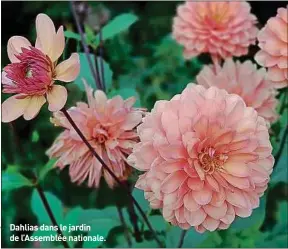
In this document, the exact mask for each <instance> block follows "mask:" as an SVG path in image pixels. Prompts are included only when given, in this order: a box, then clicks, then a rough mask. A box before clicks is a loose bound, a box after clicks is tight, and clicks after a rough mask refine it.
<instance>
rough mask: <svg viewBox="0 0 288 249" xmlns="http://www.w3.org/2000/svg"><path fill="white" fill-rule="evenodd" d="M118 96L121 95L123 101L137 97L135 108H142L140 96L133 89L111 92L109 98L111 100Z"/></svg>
mask: <svg viewBox="0 0 288 249" xmlns="http://www.w3.org/2000/svg"><path fill="white" fill-rule="evenodd" d="M116 95H120V96H121V97H122V98H123V99H128V98H130V97H135V98H136V102H135V104H134V107H141V103H140V96H139V94H138V92H137V91H136V89H133V88H121V89H119V90H116V89H113V90H112V91H111V92H109V93H108V96H109V97H110V98H112V97H114V96H116Z"/></svg>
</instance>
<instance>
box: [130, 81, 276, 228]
mask: <svg viewBox="0 0 288 249" xmlns="http://www.w3.org/2000/svg"><path fill="white" fill-rule="evenodd" d="M138 134H139V137H140V141H141V142H140V143H138V144H137V145H136V146H135V147H134V149H133V153H132V154H131V155H130V157H129V158H128V161H129V163H130V164H131V165H132V166H134V167H135V168H136V169H138V170H141V171H144V172H145V173H144V174H143V175H141V176H140V177H139V179H138V181H137V183H136V187H137V188H139V189H142V190H144V194H145V198H146V199H147V200H148V201H149V202H150V206H151V207H152V208H161V209H162V211H163V216H164V218H165V220H166V221H168V222H171V223H172V224H173V225H177V226H180V227H181V228H183V229H189V228H190V227H191V226H193V227H195V229H196V230H197V231H198V232H204V231H205V230H209V231H214V230H216V229H226V228H228V227H229V226H230V224H231V223H232V222H233V221H234V219H235V217H236V216H240V217H248V216H250V215H251V213H252V210H253V209H254V208H257V207H258V206H259V198H260V196H262V195H263V192H264V191H265V189H266V188H267V183H268V181H269V175H270V174H271V172H272V167H273V164H274V158H273V156H272V155H271V151H272V147H271V144H270V142H269V134H268V130H267V126H266V123H265V120H264V119H263V118H262V117H260V116H258V114H257V112H256V111H255V110H254V109H253V108H251V107H246V105H245V102H244V101H243V100H242V98H241V97H239V96H238V95H235V94H228V93H227V92H226V91H225V90H222V89H218V88H216V87H210V88H209V89H205V88H204V87H203V86H199V85H195V84H189V85H188V86H187V88H186V89H185V90H184V91H183V92H182V94H180V95H176V96H175V97H174V98H172V100H170V101H158V102H157V103H156V105H155V107H154V109H153V110H152V111H151V113H149V114H147V115H146V117H145V118H143V123H142V124H141V125H140V126H139V127H138Z"/></svg>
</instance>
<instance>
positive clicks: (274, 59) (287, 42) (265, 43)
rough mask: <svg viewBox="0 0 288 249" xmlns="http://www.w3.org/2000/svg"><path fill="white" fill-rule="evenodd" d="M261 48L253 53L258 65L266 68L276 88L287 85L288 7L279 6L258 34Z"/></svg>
mask: <svg viewBox="0 0 288 249" xmlns="http://www.w3.org/2000/svg"><path fill="white" fill-rule="evenodd" d="M258 41H259V47H260V48H261V50H260V51H259V52H258V53H257V54H256V55H255V60H256V61H257V62H258V64H259V65H261V66H263V67H267V68H268V77H269V79H270V80H271V81H273V82H274V83H275V84H274V85H275V87H276V88H283V87H287V86H288V7H287V8H286V9H285V8H279V9H278V11H277V15H276V16H275V17H272V18H270V19H269V20H268V22H267V24H266V25H265V27H264V28H263V29H261V30H260V32H259V34H258Z"/></svg>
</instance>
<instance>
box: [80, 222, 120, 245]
mask: <svg viewBox="0 0 288 249" xmlns="http://www.w3.org/2000/svg"><path fill="white" fill-rule="evenodd" d="M87 225H90V227H91V231H90V232H89V233H88V236H103V237H104V241H85V242H84V244H83V247H85V248H87V247H88V248H92V247H93V248H94V247H98V246H99V245H101V244H103V243H104V242H105V240H106V237H107V236H108V234H109V232H110V231H111V229H112V228H114V227H116V226H119V225H120V222H119V221H117V220H115V219H112V218H109V217H105V218H98V219H96V220H93V221H91V222H89V223H88V224H87Z"/></svg>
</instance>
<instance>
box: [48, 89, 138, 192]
mask: <svg viewBox="0 0 288 249" xmlns="http://www.w3.org/2000/svg"><path fill="white" fill-rule="evenodd" d="M86 90H87V98H88V104H86V103H83V102H79V103H77V106H76V107H71V108H70V109H69V110H68V113H69V114H70V115H71V117H72V119H73V120H74V122H75V123H76V125H77V126H78V127H79V129H80V130H81V131H82V132H83V134H84V136H85V137H86V138H87V140H88V141H89V142H90V144H91V145H92V146H93V148H94V149H95V151H96V152H97V153H98V155H99V156H100V157H101V158H102V159H103V160H104V162H105V163H106V165H107V166H108V167H109V168H110V169H111V170H112V171H113V172H114V174H115V175H116V176H117V177H118V178H119V179H120V180H126V179H127V177H128V175H129V173H130V171H131V168H130V166H128V165H127V163H126V158H127V156H128V155H130V153H131V152H132V148H133V146H134V145H135V144H136V143H137V141H138V140H139V138H138V135H137V133H136V130H135V129H134V128H135V127H136V126H137V125H138V124H139V123H140V122H141V120H142V114H143V110H141V109H135V108H133V107H132V106H133V105H134V103H135V98H134V97H131V98H129V99H127V100H123V99H122V98H121V97H120V96H116V97H113V98H112V99H107V97H106V95H105V93H104V92H102V91H100V90H97V91H96V92H95V94H94V96H93V90H92V88H90V87H88V86H87V85H86ZM52 123H54V124H55V125H57V126H62V127H63V128H65V130H64V131H63V132H62V133H61V134H60V135H59V137H58V138H57V139H56V140H55V142H54V144H53V145H52V147H51V148H50V149H49V150H48V151H47V154H48V156H49V157H50V158H58V160H57V162H56V164H55V165H56V166H57V167H59V168H60V169H63V168H64V167H65V166H66V165H70V166H69V174H70V177H71V180H72V181H73V182H77V183H79V184H81V183H82V182H84V181H85V180H86V179H88V186H89V187H98V186H99V182H100V178H101V176H102V175H104V178H105V180H106V182H107V183H108V185H109V186H110V187H113V186H114V185H115V181H114V179H113V178H112V177H111V175H110V174H109V173H108V172H107V171H106V170H104V169H103V168H102V165H101V163H100V162H99V161H98V160H97V159H96V158H95V157H94V156H93V155H92V153H91V152H90V150H89V149H88V148H87V146H86V145H85V144H84V143H83V141H82V139H81V138H80V137H79V136H78V134H77V133H76V131H75V130H74V129H73V127H72V126H71V124H70V123H69V122H68V121H67V119H66V118H65V116H64V115H63V113H62V112H55V113H54V118H52Z"/></svg>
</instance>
